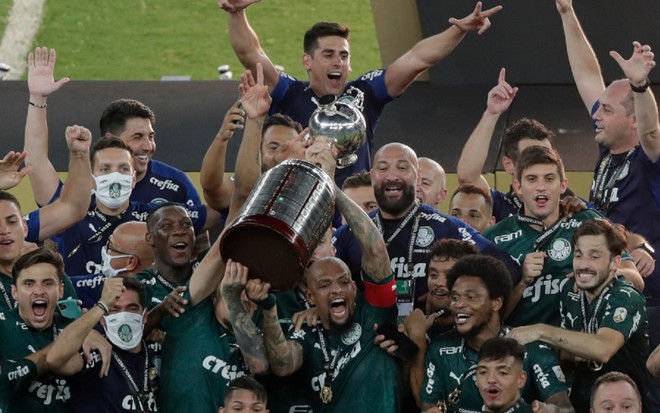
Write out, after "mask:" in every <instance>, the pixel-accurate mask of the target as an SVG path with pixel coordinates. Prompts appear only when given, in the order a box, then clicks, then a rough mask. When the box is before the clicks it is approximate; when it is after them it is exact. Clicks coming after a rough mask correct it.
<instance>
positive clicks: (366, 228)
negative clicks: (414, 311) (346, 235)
mask: <svg viewBox="0 0 660 413" xmlns="http://www.w3.org/2000/svg"><path fill="white" fill-rule="evenodd" d="M335 204H336V205H337V207H338V208H339V209H340V210H341V213H342V215H343V216H344V218H345V219H346V224H348V227H349V228H350V229H351V232H353V234H354V235H355V238H356V239H357V241H358V243H359V244H360V248H361V249H362V271H363V272H364V274H365V275H368V276H369V278H371V279H372V280H373V281H376V282H379V281H382V280H383V279H385V278H386V277H388V276H389V275H391V274H392V267H391V266H390V257H389V255H388V253H387V246H386V245H385V240H384V239H383V236H382V235H381V233H380V231H378V228H376V225H375V224H374V223H373V221H372V220H371V218H369V216H368V215H367V213H366V212H364V210H363V209H362V208H360V207H359V206H358V205H357V204H356V203H355V202H353V200H351V199H350V198H349V197H348V196H346V194H344V191H342V190H340V189H339V188H338V187H335Z"/></svg>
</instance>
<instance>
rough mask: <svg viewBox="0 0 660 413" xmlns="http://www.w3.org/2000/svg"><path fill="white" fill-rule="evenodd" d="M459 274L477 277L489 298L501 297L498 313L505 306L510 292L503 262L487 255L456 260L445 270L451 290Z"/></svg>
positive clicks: (510, 287)
mask: <svg viewBox="0 0 660 413" xmlns="http://www.w3.org/2000/svg"><path fill="white" fill-rule="evenodd" d="M461 276H468V277H478V278H481V281H482V282H483V283H484V285H485V286H486V288H487V289H488V296H489V297H490V299H491V300H495V299H498V298H500V297H501V298H502V308H501V309H500V314H501V313H502V312H503V311H504V309H505V308H506V304H507V302H508V301H509V295H510V294H511V289H512V288H513V287H512V286H511V276H510V275H509V271H508V270H507V269H506V267H505V266H504V264H502V262H501V261H500V260H498V259H497V258H493V257H491V256H488V255H481V254H475V255H468V256H466V257H463V258H461V259H459V260H458V261H456V263H455V264H454V266H453V267H451V269H450V270H449V271H448V272H447V288H448V289H449V291H451V289H452V288H454V283H455V282H456V280H457V279H458V278H459V277H461Z"/></svg>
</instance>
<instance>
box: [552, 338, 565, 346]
mask: <svg viewBox="0 0 660 413" xmlns="http://www.w3.org/2000/svg"><path fill="white" fill-rule="evenodd" d="M552 340H553V341H554V342H555V343H557V344H568V340H567V339H566V338H564V337H561V336H554V337H553V338H552Z"/></svg>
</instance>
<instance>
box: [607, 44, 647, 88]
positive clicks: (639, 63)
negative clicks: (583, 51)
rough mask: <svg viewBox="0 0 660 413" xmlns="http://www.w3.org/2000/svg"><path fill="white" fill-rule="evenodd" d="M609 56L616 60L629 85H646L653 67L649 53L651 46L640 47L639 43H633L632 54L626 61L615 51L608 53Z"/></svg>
mask: <svg viewBox="0 0 660 413" xmlns="http://www.w3.org/2000/svg"><path fill="white" fill-rule="evenodd" d="M610 56H612V58H614V60H616V62H617V63H618V64H619V66H620V67H621V69H622V70H623V73H624V74H625V75H626V77H627V78H628V80H630V83H632V84H633V85H635V86H642V85H643V84H645V83H646V78H647V77H648V75H649V73H650V72H651V70H652V69H653V68H654V67H655V60H653V57H654V54H653V52H652V51H651V46H649V45H647V44H645V45H641V44H640V43H639V42H637V41H635V42H633V53H632V56H630V58H629V59H628V60H626V59H624V58H623V57H621V55H620V54H619V53H617V52H615V51H611V52H610Z"/></svg>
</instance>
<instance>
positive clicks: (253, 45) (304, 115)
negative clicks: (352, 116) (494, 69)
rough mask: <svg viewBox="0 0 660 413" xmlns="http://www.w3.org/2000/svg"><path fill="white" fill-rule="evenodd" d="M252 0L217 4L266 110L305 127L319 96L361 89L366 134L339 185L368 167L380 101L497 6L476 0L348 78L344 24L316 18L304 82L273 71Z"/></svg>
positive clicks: (483, 25) (482, 25)
mask: <svg viewBox="0 0 660 413" xmlns="http://www.w3.org/2000/svg"><path fill="white" fill-rule="evenodd" d="M256 2H257V0H247V1H245V0H219V1H218V5H219V6H220V7H221V8H222V9H224V10H226V11H228V12H229V40H230V41H231V45H232V47H233V48H234V52H235V53H236V56H237V57H238V59H239V60H240V61H241V63H242V64H243V66H244V67H245V68H246V69H249V70H251V71H252V73H254V74H255V75H256V65H257V64H259V63H260V64H261V65H263V71H264V83H265V85H266V86H268V90H269V91H270V93H271V96H272V97H273V105H272V106H271V108H270V113H271V114H273V113H283V114H286V115H289V116H291V117H292V118H293V119H294V120H296V121H298V122H300V123H301V124H302V125H303V126H306V125H307V123H308V121H309V118H310V116H311V115H312V113H313V112H314V110H316V108H317V106H318V103H317V102H318V99H319V98H320V97H322V96H324V95H334V96H337V97H341V98H342V99H346V100H353V99H355V95H356V94H364V102H363V103H364V105H363V109H361V111H362V113H363V114H364V117H365V120H366V122H367V139H366V141H365V143H364V144H363V145H362V146H361V147H360V149H359V151H358V161H357V162H356V163H355V164H354V165H352V166H350V167H347V168H344V169H339V170H338V171H337V174H336V175H335V181H336V182H337V185H338V186H339V187H341V186H342V183H343V182H344V179H346V177H348V176H350V175H353V174H354V173H356V172H360V171H368V170H369V169H371V163H370V160H371V152H372V150H373V139H374V131H375V129H376V125H377V123H378V119H379V118H380V114H381V112H382V110H383V108H384V106H385V105H386V104H387V103H388V102H390V101H392V100H393V99H394V98H396V97H398V96H399V95H401V94H402V93H403V92H404V90H405V89H406V88H407V87H408V86H409V85H410V84H411V83H412V82H413V81H414V80H415V78H416V77H417V76H418V75H419V74H420V73H422V72H423V71H425V70H427V69H429V68H430V67H432V66H433V65H435V64H436V63H438V62H440V61H441V60H443V59H444V58H445V57H447V56H448V55H449V54H450V53H451V52H452V51H453V50H454V48H455V47H456V46H458V44H459V43H460V42H461V41H462V40H463V38H464V37H465V36H466V34H467V33H468V32H472V31H477V32H478V33H479V34H482V33H483V32H485V31H486V30H487V29H488V28H489V27H490V20H489V17H490V16H492V15H494V14H495V13H497V12H499V11H500V10H501V9H502V7H501V6H496V7H493V8H491V9H489V10H484V11H482V3H481V2H478V3H477V5H476V7H475V9H474V11H473V12H472V13H471V14H469V15H468V16H466V17H464V18H462V19H460V20H459V19H455V18H451V19H450V20H449V22H450V24H451V25H452V26H451V27H449V28H448V29H447V30H445V31H444V32H442V33H440V34H437V35H435V36H431V37H428V38H426V39H423V40H421V41H419V42H418V43H417V44H415V46H413V47H412V49H410V50H409V51H407V52H406V53H404V54H403V55H402V56H400V57H399V58H398V59H397V60H395V61H394V62H393V63H392V64H390V65H389V66H388V67H387V68H386V69H376V70H372V71H370V72H368V73H366V74H364V75H362V76H360V77H359V78H358V79H356V80H353V81H348V75H349V73H350V71H351V55H350V47H349V29H348V28H347V27H345V26H343V25H341V24H339V23H327V22H321V23H317V24H315V25H314V26H312V27H311V28H310V29H309V30H308V31H307V32H306V33H305V38H304V53H303V66H304V69H305V71H306V72H307V74H308V77H309V81H308V82H303V81H300V80H297V79H294V78H293V77H291V76H289V75H288V74H286V73H283V72H279V71H278V70H277V69H276V68H275V65H274V64H273V62H272V61H271V60H270V58H269V57H268V56H267V55H266V53H265V52H264V51H263V50H262V48H261V45H260V44H259V38H258V37H257V34H256V33H255V31H254V30H253V29H252V27H251V26H250V24H249V22H248V20H247V16H246V10H245V8H246V7H248V6H249V5H250V4H252V3H256Z"/></svg>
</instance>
